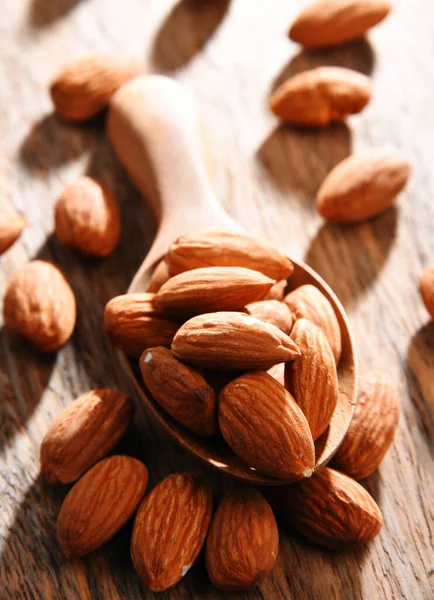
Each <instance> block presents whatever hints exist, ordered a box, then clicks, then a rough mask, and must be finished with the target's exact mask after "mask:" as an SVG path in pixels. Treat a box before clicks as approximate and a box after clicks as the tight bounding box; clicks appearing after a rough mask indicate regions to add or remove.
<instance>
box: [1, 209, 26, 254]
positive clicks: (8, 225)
mask: <svg viewBox="0 0 434 600" xmlns="http://www.w3.org/2000/svg"><path fill="white" fill-rule="evenodd" d="M25 227H27V222H26V219H25V218H24V217H23V216H22V215H17V214H15V215H6V214H0V255H1V254H3V252H6V250H7V249H8V248H10V247H11V246H12V244H13V243H14V242H16V240H17V239H18V238H19V237H20V235H21V232H22V231H23V229H24V228H25Z"/></svg>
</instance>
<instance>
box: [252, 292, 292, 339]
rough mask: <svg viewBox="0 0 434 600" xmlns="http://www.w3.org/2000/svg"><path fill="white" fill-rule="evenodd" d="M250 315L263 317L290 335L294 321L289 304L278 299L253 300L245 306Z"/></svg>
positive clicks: (257, 317)
mask: <svg viewBox="0 0 434 600" xmlns="http://www.w3.org/2000/svg"><path fill="white" fill-rule="evenodd" d="M245 311H246V313H247V314H248V315H250V316H252V317H255V318H256V319H262V320H263V321H267V322H268V323H271V324H272V325H275V326H276V327H278V328H279V329H280V330H281V331H283V333H287V334H288V335H289V333H290V331H291V329H292V325H293V322H294V319H293V316H292V314H291V311H290V310H289V308H288V305H287V304H285V303H284V302H279V301H278V300H260V301H259V302H252V303H251V304H248V305H247V306H246V308H245Z"/></svg>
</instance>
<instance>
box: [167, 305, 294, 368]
mask: <svg viewBox="0 0 434 600" xmlns="http://www.w3.org/2000/svg"><path fill="white" fill-rule="evenodd" d="M172 352H173V354H174V355H175V356H176V358H179V360H182V361H185V362H188V363H191V364H193V365H197V366H199V367H205V368H209V369H213V370H215V371H239V370H248V369H269V368H270V367H272V366H273V365H275V364H276V363H279V362H286V361H288V360H293V359H294V358H295V357H296V356H298V354H299V351H298V348H297V346H296V344H294V342H293V341H292V340H291V338H290V337H289V336H287V335H286V334H284V333H283V332H282V331H280V329H278V328H277V327H275V326H274V325H271V323H266V322H265V321H260V320H259V319H255V318H254V317H250V316H249V315H245V314H242V313H238V312H216V313H211V314H208V315H199V316H197V317H193V318H192V319H190V320H189V321H187V322H186V323H184V325H182V326H181V327H180V329H179V330H178V332H177V333H176V335H175V337H174V338H173V342H172Z"/></svg>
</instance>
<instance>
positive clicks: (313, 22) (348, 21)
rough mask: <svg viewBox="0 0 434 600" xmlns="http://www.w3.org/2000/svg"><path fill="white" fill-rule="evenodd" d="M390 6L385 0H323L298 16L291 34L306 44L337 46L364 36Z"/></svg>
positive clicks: (381, 18)
mask: <svg viewBox="0 0 434 600" xmlns="http://www.w3.org/2000/svg"><path fill="white" fill-rule="evenodd" d="M390 10H391V5H390V3H389V2H387V1H384V0H319V2H314V3H312V4H310V5H308V6H307V7H306V8H305V9H304V10H303V11H302V12H301V13H300V14H299V15H298V16H297V18H296V19H295V20H294V22H293V24H292V25H291V28H290V30H289V37H290V38H291V40H293V41H294V42H298V43H300V44H302V45H303V46H305V48H321V47H326V46H336V45H337V44H342V43H344V42H349V41H351V40H355V39H358V38H361V37H362V36H363V35H364V34H365V33H366V32H367V31H368V29H370V28H371V27H374V25H377V23H379V22H380V21H382V20H383V19H384V18H385V17H387V15H388V14H389V12H390Z"/></svg>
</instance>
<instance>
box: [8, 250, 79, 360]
mask: <svg viewBox="0 0 434 600" xmlns="http://www.w3.org/2000/svg"><path fill="white" fill-rule="evenodd" d="M3 316H4V321H5V324H6V326H7V328H8V329H9V331H11V332H13V333H16V334H18V335H21V336H23V337H24V338H26V340H27V341H28V342H29V343H30V344H31V345H32V346H33V347H34V348H35V349H36V350H37V351H39V352H42V353H48V352H55V351H56V350H58V349H59V348H61V347H62V346H63V345H64V344H66V342H67V341H68V340H69V338H70V337H71V335H72V332H73V330H74V326H75V319H76V306H75V297H74V294H73V292H72V290H71V288H70V286H69V283H68V282H67V281H66V279H65V277H64V275H63V273H62V272H61V271H60V270H59V269H58V268H57V267H56V266H54V265H53V264H51V263H48V262H45V261H43V260H33V261H31V262H30V263H28V264H27V265H25V266H24V267H22V268H21V269H19V270H18V271H17V272H16V273H15V275H14V276H13V277H12V279H11V280H10V281H9V283H8V286H7V288H6V293H5V296H4V305H3Z"/></svg>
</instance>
